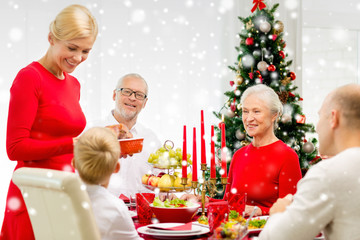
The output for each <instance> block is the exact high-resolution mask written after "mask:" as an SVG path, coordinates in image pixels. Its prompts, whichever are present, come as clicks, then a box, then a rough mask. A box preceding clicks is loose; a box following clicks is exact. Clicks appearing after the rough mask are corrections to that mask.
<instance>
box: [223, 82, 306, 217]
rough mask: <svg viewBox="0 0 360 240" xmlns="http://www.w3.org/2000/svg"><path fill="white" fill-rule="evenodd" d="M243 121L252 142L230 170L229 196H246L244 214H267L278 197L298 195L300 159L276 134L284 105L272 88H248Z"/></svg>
mask: <svg viewBox="0 0 360 240" xmlns="http://www.w3.org/2000/svg"><path fill="white" fill-rule="evenodd" d="M240 103H241V106H242V121H243V123H244V127H245V130H246V132H247V134H248V135H249V136H250V137H252V142H251V143H250V144H249V145H248V146H245V147H242V148H241V149H239V150H238V151H236V152H235V154H234V156H233V159H232V161H231V164H230V169H229V180H228V181H229V183H230V184H229V185H228V186H227V188H226V192H225V196H226V195H227V193H229V192H231V193H246V196H247V201H246V208H245V213H246V215H248V214H249V213H250V212H251V211H252V210H253V208H254V206H258V207H259V209H258V210H257V212H256V215H268V214H269V209H270V207H271V206H272V205H273V203H274V202H276V200H277V199H278V198H279V197H285V196H286V195H287V194H289V193H291V194H293V193H295V192H296V184H297V182H298V181H299V180H300V179H301V171H300V165H299V159H298V156H297V154H296V153H295V151H294V150H293V149H291V148H290V147H289V146H287V145H286V144H285V143H284V142H282V141H281V140H279V139H278V138H277V137H276V136H275V133H274V129H276V127H277V120H278V119H279V116H280V115H281V114H282V109H283V106H282V103H281V102H280V100H279V97H278V95H277V94H276V93H275V92H274V90H273V89H272V88H270V87H267V86H266V85H264V84H258V85H255V86H252V87H249V88H248V89H246V90H245V92H244V93H243V95H242V97H241V100H240Z"/></svg>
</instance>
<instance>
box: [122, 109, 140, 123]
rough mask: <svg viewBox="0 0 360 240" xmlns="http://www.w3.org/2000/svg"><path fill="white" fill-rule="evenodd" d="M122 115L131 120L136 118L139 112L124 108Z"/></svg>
mask: <svg viewBox="0 0 360 240" xmlns="http://www.w3.org/2000/svg"><path fill="white" fill-rule="evenodd" d="M119 112H120V115H121V117H122V118H124V119H125V120H126V121H131V120H133V119H134V118H136V117H137V115H138V112H136V111H135V112H127V111H125V110H124V109H120V111H119Z"/></svg>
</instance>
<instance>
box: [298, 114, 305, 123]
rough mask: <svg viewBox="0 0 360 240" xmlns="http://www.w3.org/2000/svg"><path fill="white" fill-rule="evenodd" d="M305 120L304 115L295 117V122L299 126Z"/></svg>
mask: <svg viewBox="0 0 360 240" xmlns="http://www.w3.org/2000/svg"><path fill="white" fill-rule="evenodd" d="M305 120H306V117H305V115H297V116H296V122H297V123H300V124H304V123H305Z"/></svg>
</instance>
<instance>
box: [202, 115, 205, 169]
mask: <svg viewBox="0 0 360 240" xmlns="http://www.w3.org/2000/svg"><path fill="white" fill-rule="evenodd" d="M201 163H204V164H206V153H205V127H204V111H203V110H201Z"/></svg>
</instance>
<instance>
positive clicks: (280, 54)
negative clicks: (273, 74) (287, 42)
mask: <svg viewBox="0 0 360 240" xmlns="http://www.w3.org/2000/svg"><path fill="white" fill-rule="evenodd" d="M279 56H280V57H281V58H282V59H284V58H285V53H284V52H283V51H280V52H279Z"/></svg>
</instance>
